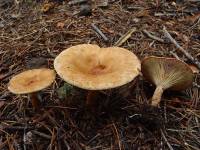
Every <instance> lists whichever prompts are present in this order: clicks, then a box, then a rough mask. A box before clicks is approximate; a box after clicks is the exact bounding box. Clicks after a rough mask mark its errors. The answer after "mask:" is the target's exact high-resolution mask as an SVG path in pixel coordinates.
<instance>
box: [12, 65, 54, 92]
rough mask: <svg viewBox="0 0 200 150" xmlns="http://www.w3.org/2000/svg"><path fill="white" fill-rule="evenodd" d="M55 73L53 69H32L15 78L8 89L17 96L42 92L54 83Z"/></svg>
mask: <svg viewBox="0 0 200 150" xmlns="http://www.w3.org/2000/svg"><path fill="white" fill-rule="evenodd" d="M55 76H56V74H55V71H54V70H51V69H46V68H42V69H32V70H27V71H24V72H22V73H20V74H18V75H16V76H14V77H13V78H12V79H11V80H10V82H9V84H8V89H9V90H10V91H11V92H12V93H15V94H26V93H33V92H37V91H40V90H42V89H44V88H46V87H48V86H49V85H51V84H52V83H53V81H54V80H55Z"/></svg>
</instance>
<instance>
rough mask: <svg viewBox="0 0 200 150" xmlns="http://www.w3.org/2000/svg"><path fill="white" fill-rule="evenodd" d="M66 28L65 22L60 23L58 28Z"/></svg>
mask: <svg viewBox="0 0 200 150" xmlns="http://www.w3.org/2000/svg"><path fill="white" fill-rule="evenodd" d="M64 26H65V24H64V23H63V22H58V23H57V25H56V27H57V28H63V27H64Z"/></svg>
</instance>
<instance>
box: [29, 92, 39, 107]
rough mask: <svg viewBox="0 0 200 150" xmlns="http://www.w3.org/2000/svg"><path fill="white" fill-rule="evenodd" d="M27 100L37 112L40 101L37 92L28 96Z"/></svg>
mask: <svg viewBox="0 0 200 150" xmlns="http://www.w3.org/2000/svg"><path fill="white" fill-rule="evenodd" d="M29 98H30V100H31V104H32V106H33V108H34V109H35V110H38V108H39V107H40V100H39V99H38V92H34V93H31V94H29Z"/></svg>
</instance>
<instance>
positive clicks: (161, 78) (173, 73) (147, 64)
mask: <svg viewBox="0 0 200 150" xmlns="http://www.w3.org/2000/svg"><path fill="white" fill-rule="evenodd" d="M142 73H143V75H144V77H145V78H146V79H147V80H149V81H150V82H152V83H154V84H155V85H156V86H161V87H162V88H163V89H171V90H184V89H186V88H188V87H189V86H191V85H192V82H193V78H194V74H193V72H192V70H191V69H190V67H189V66H188V65H187V64H186V63H184V62H183V61H180V60H177V59H175V58H165V57H155V56H150V57H147V58H145V59H144V60H143V61H142Z"/></svg>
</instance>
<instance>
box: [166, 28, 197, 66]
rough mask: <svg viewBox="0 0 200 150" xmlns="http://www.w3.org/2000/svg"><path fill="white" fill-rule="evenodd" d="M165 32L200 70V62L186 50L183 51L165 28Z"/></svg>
mask: <svg viewBox="0 0 200 150" xmlns="http://www.w3.org/2000/svg"><path fill="white" fill-rule="evenodd" d="M163 31H164V34H165V36H166V37H167V38H168V39H169V40H170V42H171V43H173V44H174V45H175V46H176V47H177V48H178V49H179V50H180V51H181V52H182V53H183V54H184V55H185V56H186V57H187V58H188V59H189V60H190V61H192V62H193V63H194V64H195V65H196V66H197V67H198V68H199V69H200V62H198V60H197V59H196V58H194V57H193V56H192V55H191V54H190V53H188V52H187V51H186V50H185V49H183V48H182V47H181V46H180V45H179V44H178V43H177V42H176V40H175V39H174V38H173V37H172V36H171V35H170V34H169V32H168V31H167V29H166V28H165V26H164V27H163Z"/></svg>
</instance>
